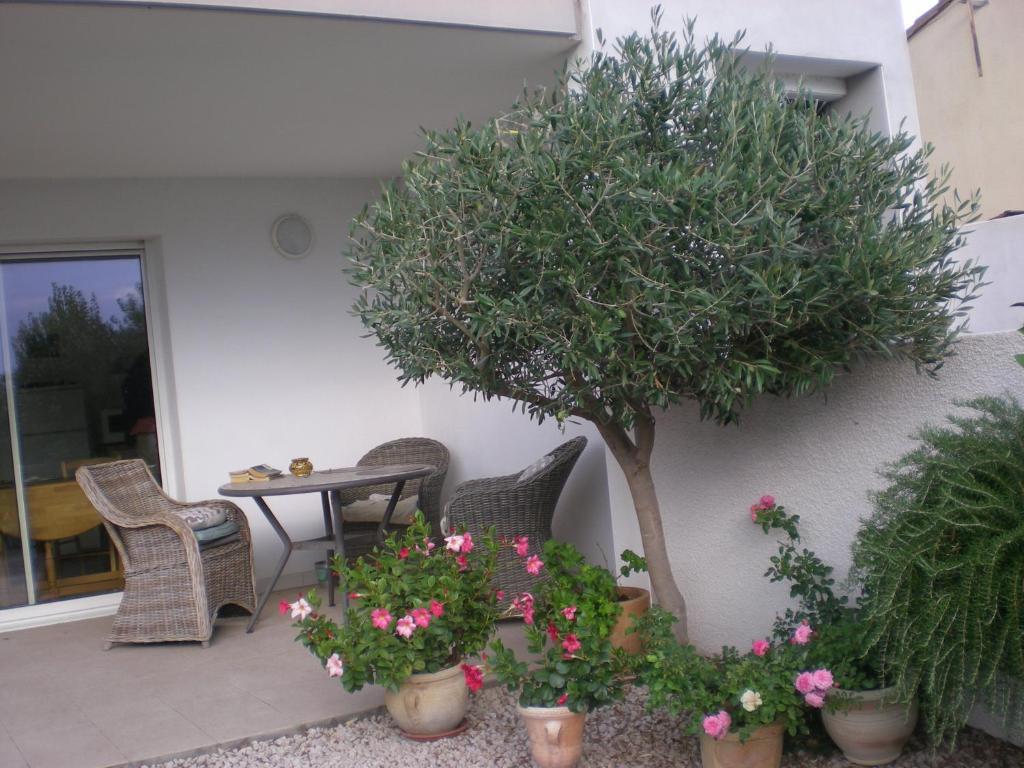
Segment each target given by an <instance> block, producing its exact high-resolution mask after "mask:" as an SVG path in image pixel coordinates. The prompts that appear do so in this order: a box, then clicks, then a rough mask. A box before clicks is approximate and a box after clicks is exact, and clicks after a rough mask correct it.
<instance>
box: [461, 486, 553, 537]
mask: <svg viewBox="0 0 1024 768" xmlns="http://www.w3.org/2000/svg"><path fill="white" fill-rule="evenodd" d="M515 477H516V476H515V475H510V476H509V477H508V478H489V479H488V480H487V481H473V482H474V487H472V488H466V489H463V487H462V486H460V487H459V488H458V489H456V491H455V494H454V495H453V496H452V498H451V501H449V502H448V506H447V507H446V509H445V513H446V518H447V522H448V525H449V526H453V525H454V526H466V527H467V528H468V529H470V530H483V529H485V528H490V527H491V526H494V528H495V530H496V532H497V534H498V535H499V536H511V535H517V534H520V533H523V532H524V531H523V530H522V519H521V517H520V515H519V514H516V512H518V511H520V510H524V509H530V508H533V507H535V506H536V504H537V502H536V499H535V498H533V495H532V494H531V493H530V492H529V487H528V486H527V485H525V484H524V485H519V484H518V483H516V482H515ZM510 479H511V481H509V480H510ZM496 481H498V482H496ZM510 513H511V514H510Z"/></svg>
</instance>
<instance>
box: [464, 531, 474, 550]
mask: <svg viewBox="0 0 1024 768" xmlns="http://www.w3.org/2000/svg"><path fill="white" fill-rule="evenodd" d="M472 551H473V537H472V536H470V535H469V531H466V533H464V534H463V536H462V554H464V555H468V554H469V553H470V552H472Z"/></svg>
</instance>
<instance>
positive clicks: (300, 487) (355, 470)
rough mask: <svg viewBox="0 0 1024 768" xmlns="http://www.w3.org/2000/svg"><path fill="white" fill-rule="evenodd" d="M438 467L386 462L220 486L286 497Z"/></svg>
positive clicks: (233, 492)
mask: <svg viewBox="0 0 1024 768" xmlns="http://www.w3.org/2000/svg"><path fill="white" fill-rule="evenodd" d="M435 469H436V467H433V466H431V465H429V464H383V465H380V466H376V467H343V468H341V469H321V470H319V471H314V472H313V474H311V475H310V476H309V477H296V476H295V475H291V474H288V473H287V472H286V473H284V474H283V475H280V476H278V477H275V478H274V479H273V480H263V481H255V480H251V481H249V482H247V483H225V484H224V485H222V486H221V487H220V488H218V489H217V493H219V494H220V495H221V496H287V495H290V494H295V493H323V492H324V491H336V490H340V489H342V488H359V487H361V486H364V485H382V484H385V483H397V482H399V481H400V480H415V479H416V478H418V477H426V476H427V475H429V474H430V473H431V472H433V471H434V470H435Z"/></svg>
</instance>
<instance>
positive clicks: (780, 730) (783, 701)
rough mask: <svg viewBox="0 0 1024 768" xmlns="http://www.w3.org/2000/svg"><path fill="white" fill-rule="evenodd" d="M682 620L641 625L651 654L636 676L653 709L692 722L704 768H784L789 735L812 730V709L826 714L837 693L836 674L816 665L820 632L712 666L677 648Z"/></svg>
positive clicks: (731, 654)
mask: <svg viewBox="0 0 1024 768" xmlns="http://www.w3.org/2000/svg"><path fill="white" fill-rule="evenodd" d="M675 620H676V619H675V617H674V616H673V615H672V614H670V613H668V612H667V611H664V610H662V609H660V608H652V609H651V610H650V611H649V612H648V614H647V615H646V616H645V617H644V618H643V619H641V620H640V622H639V624H640V630H639V631H640V633H641V635H642V636H643V640H644V645H645V649H646V652H645V654H644V655H643V656H641V657H635V658H634V661H633V662H632V670H633V672H634V674H635V675H636V682H637V683H638V684H640V685H644V686H646V687H647V689H648V699H647V706H648V707H651V708H655V707H660V708H664V709H666V710H667V711H668V712H670V713H672V714H675V715H681V716H684V717H685V718H687V719H688V730H689V731H690V732H691V733H695V734H698V735H699V736H700V740H701V760H702V762H703V764H704V768H720V767H722V768H724V766H733V765H743V766H748V767H749V768H773V767H777V766H778V765H779V763H780V761H781V759H782V739H783V734H784V732H786V731H788V732H790V733H794V734H795V733H797V732H799V731H802V730H805V729H806V725H805V722H804V710H805V708H806V707H814V708H820V707H821V706H823V704H824V701H825V695H826V693H827V691H828V690H829V689H830V688H831V687H832V685H833V678H832V673H831V672H830V671H829V670H828V669H825V668H815V667H814V666H813V665H812V663H811V662H810V659H809V656H808V648H809V646H810V644H811V643H812V638H813V630H812V629H811V628H810V626H809V625H807V624H802V623H801V624H799V625H797V626H796V627H795V628H793V630H792V632H791V633H790V635H789V636H788V637H787V638H786V640H785V642H780V643H772V642H770V641H768V640H755V641H754V643H753V644H752V647H751V649H750V650H749V651H748V652H746V653H741V652H739V651H738V650H736V649H735V648H731V647H727V648H723V649H722V653H721V654H720V655H717V656H714V657H711V658H708V657H704V656H701V655H700V654H698V653H697V651H696V649H695V648H694V647H693V646H691V645H680V644H679V643H677V642H676V639H675V636H674V635H673V633H672V624H673V623H674V622H675Z"/></svg>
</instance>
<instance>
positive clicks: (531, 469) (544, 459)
mask: <svg viewBox="0 0 1024 768" xmlns="http://www.w3.org/2000/svg"><path fill="white" fill-rule="evenodd" d="M554 460H555V457H554V456H552V455H551V454H550V453H549V454H546V455H544V456H541V457H540V458H539V459H537V460H536V461H535V462H533V464H531V465H530V466H528V467H527V468H526V469H524V470H523V471H522V472H520V473H519V478H518V479H517V480H516V482H517V483H525V482H527V481H528V480H532V479H533V478H535V477H536V476H537V475H539V474H540V473H541V472H543V471H544V470H545V469H547V468H548V467H549V466H550V465H551V462H553V461H554Z"/></svg>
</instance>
